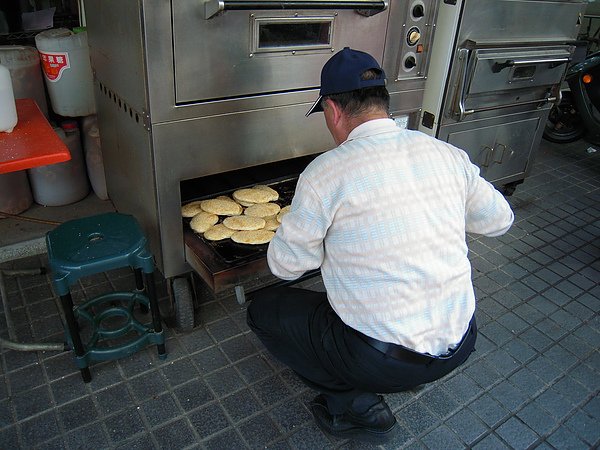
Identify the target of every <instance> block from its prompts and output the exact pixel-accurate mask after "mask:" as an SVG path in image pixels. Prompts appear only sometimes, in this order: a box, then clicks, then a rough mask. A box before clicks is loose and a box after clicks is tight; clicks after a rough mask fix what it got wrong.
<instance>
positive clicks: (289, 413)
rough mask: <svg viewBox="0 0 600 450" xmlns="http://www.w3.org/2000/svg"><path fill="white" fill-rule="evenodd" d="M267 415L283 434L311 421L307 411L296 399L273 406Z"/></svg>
mask: <svg viewBox="0 0 600 450" xmlns="http://www.w3.org/2000/svg"><path fill="white" fill-rule="evenodd" d="M269 415H270V416H271V419H272V420H273V422H274V423H275V424H277V425H278V426H279V428H280V429H281V430H283V432H284V433H285V432H290V431H293V430H294V429H295V428H296V427H300V426H303V425H304V424H306V423H307V422H308V421H309V420H311V419H312V415H311V414H310V413H309V412H308V409H307V408H306V407H305V406H304V404H303V403H302V402H301V401H300V400H298V399H297V398H292V399H290V400H289V401H286V402H285V403H282V404H280V405H277V406H275V407H274V408H273V409H271V410H270V411H269Z"/></svg>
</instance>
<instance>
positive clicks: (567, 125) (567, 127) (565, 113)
mask: <svg viewBox="0 0 600 450" xmlns="http://www.w3.org/2000/svg"><path fill="white" fill-rule="evenodd" d="M562 94H563V96H562V99H561V101H560V103H559V104H558V105H555V106H554V107H552V109H551V110H550V115H549V116H548V121H547V122H546V127H545V128H544V135H543V136H544V139H546V140H547V141H550V142H557V143H559V144H562V143H567V142H574V141H576V140H577V139H581V138H582V137H583V135H584V134H585V126H584V124H583V122H582V120H581V117H580V116H579V112H578V111H577V109H576V108H575V105H574V103H573V97H572V95H571V93H570V92H568V91H566V92H565V91H563V93H562Z"/></svg>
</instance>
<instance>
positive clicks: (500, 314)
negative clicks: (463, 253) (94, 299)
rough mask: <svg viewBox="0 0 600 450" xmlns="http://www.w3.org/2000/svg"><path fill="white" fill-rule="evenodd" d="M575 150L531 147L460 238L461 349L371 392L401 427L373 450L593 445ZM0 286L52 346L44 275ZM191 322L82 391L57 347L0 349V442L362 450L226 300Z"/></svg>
mask: <svg viewBox="0 0 600 450" xmlns="http://www.w3.org/2000/svg"><path fill="white" fill-rule="evenodd" d="M588 147H589V144H586V143H585V142H583V141H579V142H576V143H574V144H571V145H564V146H558V145H553V144H548V143H546V142H543V143H542V149H541V151H540V153H539V156H538V157H537V159H536V164H535V167H534V170H533V172H532V175H531V176H530V177H528V178H527V180H526V181H525V183H524V184H523V185H521V186H519V187H518V188H517V191H516V193H515V195H514V196H513V197H511V198H510V202H511V204H512V205H513V207H514V210H515V213H516V221H515V225H514V226H513V227H512V228H511V230H510V231H509V232H508V234H507V235H505V236H503V237H500V238H497V239H491V238H481V239H473V238H470V239H469V246H470V249H471V260H472V262H473V268H474V271H473V277H474V280H475V285H476V289H477V294H478V298H479V304H478V312H477V319H478V324H479V328H480V334H479V339H478V342H477V351H476V352H475V353H474V354H473V355H472V356H471V358H470V359H469V360H468V362H467V363H466V364H465V365H464V366H463V367H461V368H459V369H458V370H457V371H455V372H454V373H452V374H450V375H449V376H447V377H446V378H444V379H442V380H440V381H438V382H435V383H432V384H430V385H427V386H424V387H422V388H420V389H418V390H414V391H408V392H403V393H399V394H394V395H387V396H386V398H387V401H388V402H389V404H390V405H391V407H392V409H393V410H394V412H395V413H396V416H397V418H398V421H399V423H400V425H401V431H400V433H399V434H398V436H397V439H396V441H395V442H394V443H393V444H390V445H388V446H387V448H411V449H412V448H431V449H445V448H450V449H453V448H466V447H469V448H475V449H503V448H515V449H526V448H542V449H567V448H568V449H579V448H594V447H598V446H599V445H600V399H599V398H598V391H599V388H600V352H599V347H600V318H599V312H600V287H599V286H598V281H599V280H600V202H599V201H600V189H599V188H600V151H599V152H597V153H588V152H587V151H586V149H587V148H588ZM41 260H42V263H43V262H44V260H43V258H41ZM14 264H15V265H16V266H18V267H30V266H32V265H34V264H39V260H38V259H37V258H34V259H28V260H20V261H16V262H15V263H14ZM132 283H133V278H132V275H131V274H130V273H129V271H123V270H120V271H116V272H111V273H110V274H100V275H98V276H94V277H91V278H89V279H86V280H84V281H83V282H82V283H80V286H79V287H78V289H77V290H76V295H75V298H76V299H77V298H78V299H82V298H84V297H90V296H93V295H95V294H97V293H99V292H104V291H106V290H107V289H113V288H120V287H122V286H124V285H131V284H132ZM306 283H307V284H312V285H313V286H315V288H318V289H320V288H322V283H320V279H312V281H309V282H306ZM8 291H9V300H10V304H11V306H12V310H13V319H14V321H15V322H16V324H17V328H18V332H19V336H20V337H21V338H22V339H34V338H36V339H39V338H42V339H45V340H49V341H60V340H61V339H62V335H61V331H60V329H61V328H60V327H61V325H60V320H59V316H58V314H57V312H56V308H55V306H54V303H53V300H52V292H51V288H50V285H49V282H48V278H47V276H30V277H19V278H16V279H9V280H8ZM160 292H161V294H162V296H163V297H164V296H165V295H166V293H165V289H164V283H161V289H160ZM199 315H200V318H201V321H202V324H201V325H200V326H199V327H197V328H196V329H195V330H194V331H193V332H191V333H188V334H179V333H176V332H174V331H172V330H168V341H167V348H168V351H169V357H168V359H167V360H166V361H160V360H159V359H158V358H157V356H156V351H155V349H154V348H152V347H150V348H148V349H146V350H144V351H142V352H139V353H138V354H136V355H135V356H134V357H130V358H127V359H123V360H119V361H117V362H107V363H99V364H95V365H94V366H93V367H92V377H93V379H92V382H91V383H89V384H84V383H83V382H82V380H81V378H80V375H79V372H78V370H77V369H76V368H75V365H74V362H73V359H72V356H71V354H69V353H58V352H45V353H42V352H39V353H31V352H30V353H23V352H15V351H12V350H4V351H3V352H2V353H1V366H0V448H2V449H15V448H23V449H29V448H68V449H74V448H89V449H99V448H117V447H118V448H127V449H132V448H140V449H146V448H160V449H166V448H174V449H180V448H192V447H193V448H208V449H240V448H264V447H267V448H281V449H284V448H285V449H287V448H293V449H318V448H343V449H345V448H362V447H363V446H360V445H356V444H353V443H351V442H344V441H339V440H332V439H330V438H328V437H326V436H325V435H323V434H322V433H321V432H320V431H319V430H318V429H317V428H316V426H315V425H314V424H313V421H312V418H311V416H310V414H309V411H308V409H307V408H306V402H307V401H308V400H309V399H310V398H312V396H314V392H312V391H311V390H309V389H307V388H305V387H304V386H303V385H302V384H301V383H300V382H299V380H298V379H297V378H296V377H295V376H294V374H292V373H291V372H290V371H289V370H288V369H286V368H285V367H283V366H282V365H280V364H279V363H278V362H277V361H275V360H274V359H273V358H271V357H270V356H269V355H268V354H266V353H265V350H264V348H263V347H262V346H261V344H260V343H259V342H258V340H257V339H256V338H255V337H254V336H253V335H252V334H251V333H250V332H249V330H248V328H247V326H246V324H245V309H244V308H243V307H240V306H238V305H237V303H236V302H235V300H233V299H231V298H229V299H220V300H211V301H205V302H204V303H203V304H202V305H201V309H200V311H199ZM3 319H4V317H3V314H2V317H0V332H1V333H2V335H3V336H6V335H7V333H6V327H5V322H4V320H3Z"/></svg>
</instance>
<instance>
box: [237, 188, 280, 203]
mask: <svg viewBox="0 0 600 450" xmlns="http://www.w3.org/2000/svg"><path fill="white" fill-rule="evenodd" d="M272 197H273V195H272V194H271V193H270V192H268V191H265V190H264V189H239V190H237V191H235V192H234V193H233V198H234V199H235V200H237V201H238V202H240V201H241V202H247V203H267V202H268V201H269V200H270V199H271V198H272Z"/></svg>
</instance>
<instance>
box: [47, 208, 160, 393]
mask: <svg viewBox="0 0 600 450" xmlns="http://www.w3.org/2000/svg"><path fill="white" fill-rule="evenodd" d="M46 245H47V248H48V261H49V265H50V269H51V276H52V286H53V288H54V290H55V292H56V293H57V294H58V295H59V296H60V300H61V303H62V307H63V311H64V314H65V319H66V324H67V327H66V328H67V330H66V331H67V340H68V342H69V343H70V344H71V346H72V347H73V350H74V351H75V356H76V358H75V361H76V363H77V366H78V367H79V368H80V370H81V374H82V376H83V380H84V381H85V382H86V383H87V382H89V381H90V380H91V375H90V371H89V368H88V365H89V364H90V362H93V361H106V360H112V359H117V358H122V357H125V356H129V355H131V354H133V353H135V352H137V351H139V350H141V349H142V348H144V347H145V346H146V345H148V344H156V346H157V349H158V356H159V357H160V358H161V359H162V358H165V357H166V350H165V344H164V342H165V337H164V334H163V331H162V324H161V318H160V310H159V308H158V301H157V299H156V288H155V286H154V278H153V273H154V260H153V257H152V254H151V253H150V252H149V251H148V248H147V240H146V237H145V235H144V233H143V231H142V229H141V227H140V226H139V224H138V223H137V221H136V220H135V218H134V217H133V216H130V215H126V214H120V213H106V214H100V215H97V216H91V217H85V218H82V219H75V220H70V221H68V222H65V223H63V224H61V225H59V226H58V227H56V228H55V229H54V230H52V231H50V232H49V233H48V234H47V235H46ZM127 266H129V267H131V268H132V269H134V274H135V284H136V289H135V291H133V292H111V293H108V294H104V295H100V296H97V297H95V298H92V299H89V300H87V301H86V302H84V303H83V304H81V305H79V306H77V307H75V306H74V305H73V299H72V297H71V290H70V289H71V286H72V285H74V284H75V283H76V282H77V280H79V279H80V278H82V277H85V276H89V275H94V274H96V273H100V272H107V271H110V270H113V269H118V268H121V267H127ZM105 304H106V305H108V307H105V308H104V309H103V310H101V307H103V306H104V305H105ZM135 306H139V307H140V309H142V311H146V312H147V311H148V309H150V312H151V314H152V323H148V324H143V323H141V322H140V321H139V320H138V319H137V318H136V317H135V316H134V314H133V310H134V307H135ZM115 320H117V321H118V322H119V324H120V326H117V327H115V326H114V325H113V326H112V327H107V326H105V324H107V323H108V322H110V321H113V322H114V321H115ZM80 321H85V322H86V323H87V324H88V325H89V326H90V327H91V337H90V339H89V340H88V341H87V342H85V343H84V342H83V340H82V338H81V335H80V328H81V324H80ZM131 334H135V336H134V337H133V338H132V337H131V336H130V335H131ZM125 337H127V338H128V340H127V341H126V342H125V343H123V342H116V341H117V339H120V338H125Z"/></svg>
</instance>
